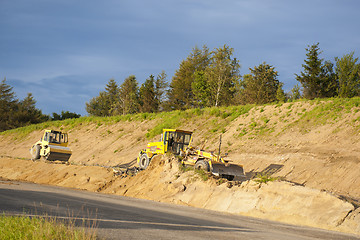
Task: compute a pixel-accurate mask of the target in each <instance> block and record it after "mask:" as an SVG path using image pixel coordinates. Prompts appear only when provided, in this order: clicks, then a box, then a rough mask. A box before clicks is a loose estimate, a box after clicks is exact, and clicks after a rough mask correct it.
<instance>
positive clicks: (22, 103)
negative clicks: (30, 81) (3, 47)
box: [0, 78, 80, 132]
mask: <svg viewBox="0 0 360 240" xmlns="http://www.w3.org/2000/svg"><path fill="white" fill-rule="evenodd" d="M35 105H36V101H35V99H34V97H33V95H32V93H28V94H27V96H26V97H25V98H24V99H22V100H20V99H18V98H17V97H16V95H15V92H14V91H13V87H11V86H10V85H9V84H7V83H6V78H4V79H3V80H2V81H1V84H0V132H1V131H5V130H9V129H13V128H18V127H23V126H26V125H30V124H35V123H41V122H45V121H49V120H63V119H66V118H78V117H80V114H76V113H72V112H69V111H62V112H61V113H60V114H57V113H53V114H52V115H53V116H52V117H51V116H49V115H46V114H43V113H42V111H41V110H40V109H38V108H36V106H35Z"/></svg>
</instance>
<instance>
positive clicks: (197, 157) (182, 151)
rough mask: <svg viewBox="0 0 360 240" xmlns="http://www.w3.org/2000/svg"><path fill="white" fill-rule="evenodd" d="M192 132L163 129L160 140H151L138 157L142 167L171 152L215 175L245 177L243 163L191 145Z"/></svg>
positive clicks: (227, 177) (184, 161)
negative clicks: (154, 158) (232, 162)
mask: <svg viewBox="0 0 360 240" xmlns="http://www.w3.org/2000/svg"><path fill="white" fill-rule="evenodd" d="M191 141H192V132H190V131H184V130H178V129H163V133H162V134H161V139H160V141H159V142H150V143H148V144H147V146H146V149H144V150H141V151H140V153H139V156H138V157H137V163H138V166H139V168H140V169H142V170H144V169H146V168H147V167H148V166H149V164H150V161H151V159H152V158H153V157H154V156H155V155H159V154H165V153H167V152H171V153H173V154H175V155H180V156H181V157H182V164H184V165H190V166H193V167H194V168H195V169H203V170H205V171H207V172H211V173H212V174H213V175H216V176H219V177H223V178H226V179H228V180H233V179H234V178H235V177H245V175H244V169H243V166H242V165H238V164H231V163H229V161H227V160H224V158H223V157H221V156H220V145H221V141H220V145H219V153H218V154H214V153H213V152H206V151H203V150H201V149H196V148H194V147H191V146H190V145H191Z"/></svg>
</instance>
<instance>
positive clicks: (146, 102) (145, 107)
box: [139, 75, 159, 112]
mask: <svg viewBox="0 0 360 240" xmlns="http://www.w3.org/2000/svg"><path fill="white" fill-rule="evenodd" d="M139 92H140V101H139V102H140V111H141V112H156V111H157V109H158V104H159V103H158V101H157V99H156V94H155V80H154V76H153V75H150V77H149V78H148V79H146V80H145V82H144V83H143V84H142V85H141V87H140V91H139Z"/></svg>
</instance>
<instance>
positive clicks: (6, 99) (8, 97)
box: [0, 78, 18, 131]
mask: <svg viewBox="0 0 360 240" xmlns="http://www.w3.org/2000/svg"><path fill="white" fill-rule="evenodd" d="M17 104H18V100H17V99H16V97H15V93H14V92H13V88H12V87H11V86H10V85H8V84H7V83H6V78H4V80H2V81H1V84H0V131H4V130H8V129H11V128H14V127H16V125H15V124H14V121H15V119H14V116H15V114H16V108H17Z"/></svg>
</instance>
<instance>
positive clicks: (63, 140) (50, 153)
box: [30, 130, 72, 162]
mask: <svg viewBox="0 0 360 240" xmlns="http://www.w3.org/2000/svg"><path fill="white" fill-rule="evenodd" d="M67 145H68V134H67V133H63V132H60V131H55V130H45V132H44V135H43V136H42V138H41V139H40V140H39V141H37V142H36V143H35V144H34V145H33V146H32V147H31V148H30V154H31V159H32V160H37V159H40V157H44V158H45V159H46V160H48V161H55V160H59V161H65V162H67V161H69V158H70V156H71V153H72V152H71V150H70V148H69V147H68V146H67Z"/></svg>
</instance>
